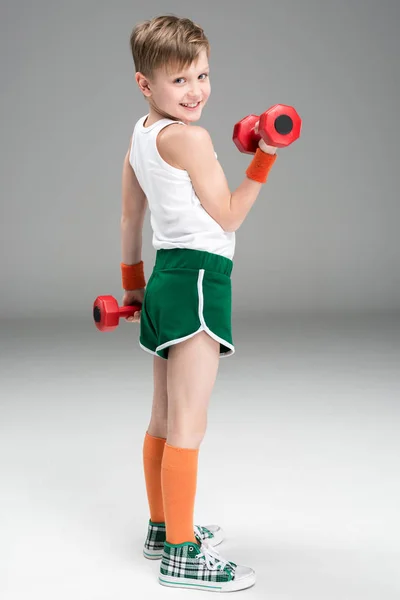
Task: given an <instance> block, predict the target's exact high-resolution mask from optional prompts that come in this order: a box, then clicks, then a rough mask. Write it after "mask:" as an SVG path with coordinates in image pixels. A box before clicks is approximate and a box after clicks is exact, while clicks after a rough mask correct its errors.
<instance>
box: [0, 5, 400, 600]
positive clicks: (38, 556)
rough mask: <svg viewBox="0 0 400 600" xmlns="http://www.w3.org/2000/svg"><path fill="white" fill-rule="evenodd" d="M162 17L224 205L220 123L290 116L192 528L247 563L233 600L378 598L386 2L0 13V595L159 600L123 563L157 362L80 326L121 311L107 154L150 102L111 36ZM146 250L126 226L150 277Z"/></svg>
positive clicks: (390, 157) (398, 589) (396, 529)
mask: <svg viewBox="0 0 400 600" xmlns="http://www.w3.org/2000/svg"><path fill="white" fill-rule="evenodd" d="M168 12H169V13H174V14H178V15H180V16H188V17H190V18H192V19H193V20H195V21H197V22H198V23H200V24H201V25H202V26H203V27H204V29H205V31H206V33H207V35H208V37H209V39H210V42H211V49H212V54H211V58H210V65H211V83H212V94H211V98H210V101H209V103H208V105H207V107H206V110H205V112H204V116H203V118H202V119H201V121H200V122H199V124H200V125H203V126H204V127H206V128H207V129H208V130H209V131H210V133H211V135H212V138H213V141H214V145H215V149H216V151H217V153H218V158H219V160H220V162H221V164H222V166H223V168H224V170H225V173H226V176H227V179H228V182H229V184H230V187H231V190H234V189H235V188H236V187H237V186H238V185H239V184H240V183H241V181H242V179H243V177H244V171H245V169H246V167H247V165H248V162H249V158H248V157H247V156H246V155H241V154H240V153H239V152H238V151H237V149H236V147H235V146H234V144H233V142H232V140H231V137H232V130H233V125H234V123H235V122H236V121H237V120H238V119H240V118H242V117H243V116H245V115H247V114H249V113H251V112H254V113H261V112H262V111H263V110H265V109H266V108H268V107H269V106H271V105H272V104H275V103H286V104H292V105H293V106H295V107H296V109H297V110H298V112H299V113H300V115H301V117H302V119H303V131H302V137H301V138H300V140H298V141H297V142H296V143H295V144H294V145H293V146H292V147H291V148H287V149H283V150H281V151H279V161H277V163H276V165H275V166H274V170H273V172H272V173H271V177H270V180H269V182H268V184H267V185H266V186H265V187H264V188H263V190H262V192H261V194H260V196H259V198H258V200H257V202H256V204H255V205H254V207H253V209H252V211H251V212H250V215H249V216H248V218H247V220H246V221H245V223H244V225H243V226H242V227H241V229H240V230H239V232H238V234H237V250H236V255H235V268H234V271H233V292H234V296H233V336H234V342H235V347H236V354H235V355H234V356H233V357H232V358H229V359H226V360H221V362H220V373H219V375H218V379H217V383H216V386H215V388H214V391H213V394H212V399H211V402H210V408H209V420H208V428H207V435H206V438H205V440H204V442H203V444H202V447H201V452H200V455H199V472H198V488H197V489H198V491H197V496H196V508H195V522H196V523H199V524H203V525H206V524H208V523H218V524H220V525H221V526H222V527H223V529H224V531H225V533H226V539H225V541H224V544H223V545H222V546H221V547H218V549H219V550H220V551H221V554H222V556H223V557H226V558H227V559H228V560H234V561H235V562H237V563H239V564H245V565H249V566H252V567H253V568H254V569H255V570H256V573H257V583H256V585H255V586H254V587H253V588H252V589H250V590H247V591H246V592H242V594H246V598H247V597H249V598H257V599H264V598H266V597H268V598H270V599H271V600H272V599H275V598H277V599H278V598H279V599H280V600H281V599H284V598H285V599H286V598H287V599H290V600H298V599H303V598H304V599H307V600H314V599H315V600H317V599H318V600H320V599H321V598H323V599H324V600H337V599H338V598H343V599H345V600H361V599H362V600H372V599H374V600H378V599H379V600H381V599H382V598H384V599H385V600H392V599H393V600H394V599H396V600H397V599H398V598H399V597H400V579H399V572H398V571H399V569H398V565H399V564H400V547H399V539H400V520H399V513H398V507H399V505H400V481H399V477H398V474H399V472H400V468H399V467H400V465H399V456H400V445H399V424H400V419H399V417H400V410H399V397H400V377H399V365H400V318H399V317H400V311H399V309H400V276H399V273H400V270H399V262H400V261H399V257H400V244H399V241H398V239H399V238H398V224H399V216H400V214H399V213H400V209H399V202H398V172H399V169H398V166H397V163H398V139H399V133H400V128H399V119H398V115H397V113H398V105H399V101H398V98H399V91H400V90H399V64H400V62H399V54H400V52H399V51H400V38H399V35H398V31H399V24H400V4H399V3H398V2H397V0H396V1H395V0H392V1H389V0H381V1H378V0H376V1H374V2H372V1H370V0H365V1H362V0H357V1H354V0H347V1H345V0H337V1H336V2H328V1H326V0H322V1H317V0H304V1H298V0H291V1H285V0H283V1H281V2H265V1H263V2H261V1H258V2H254V1H251V2H245V3H244V2H233V1H232V2H227V1H218V2H208V1H207V2H205V1H203V2H201V3H195V2H190V3H188V2H178V1H176V0H172V1H171V2H169V3H165V2H156V1H155V0H149V1H148V2H146V3H139V2H127V1H125V0H124V1H122V0H121V1H117V2H114V3H110V2H103V1H98V2H94V1H87V0H86V1H85V0H82V1H80V2H78V1H77V0H71V1H70V2H68V3H67V2H63V3H61V2H57V1H56V2H50V1H46V2H45V1H43V0H37V1H36V2H35V3H28V2H26V1H20V2H11V1H10V0H9V1H7V2H5V1H4V0H3V1H2V2H1V18H0V61H1V95H0V102H1V116H2V127H1V160H0V169H1V171H0V172H1V184H2V189H1V192H2V193H1V215H0V244H1V247H0V250H1V256H2V260H1V277H0V284H1V285H0V290H1V292H0V597H1V598H2V600H22V599H25V598H27V597H29V598H30V599H32V600H36V599H38V600H39V599H40V600H47V598H48V599H50V598H51V599H52V600H53V599H54V598H57V599H58V600H64V599H65V600H67V599H68V600H70V599H71V598H75V599H76V600H122V599H125V598H144V597H149V598H151V599H153V598H157V599H158V598H160V599H161V598H163V599H164V598H167V597H174V598H175V596H176V594H177V593H178V592H176V591H175V590H168V589H166V588H162V587H161V586H159V585H158V583H157V574H158V569H159V563H150V562H148V561H146V560H145V559H144V558H143V556H142V548H143V543H144V539H145V536H146V533H147V519H148V517H149V514H148V505H147V498H146V494H145V487H144V480H143V471H142V454H141V453H142V443H143V438H144V434H145V431H146V428H147V425H148V421H149V416H150V407H151V399H152V358H151V357H150V356H149V355H148V354H147V353H144V352H143V351H142V350H141V349H140V348H139V346H138V327H137V326H136V325H128V324H126V323H124V322H122V323H121V325H120V327H119V328H118V329H117V330H116V331H114V332H112V333H109V334H106V333H104V334H103V333H100V332H98V330H97V329H96V328H95V327H94V325H93V321H92V303H93V300H94V299H95V297H96V296H97V295H102V294H113V295H115V296H116V297H117V298H118V299H119V300H120V299H121V298H122V293H121V288H120V271H119V262H120V230H119V223H120V207H121V194H120V191H121V173H122V161H123V158H124V155H125V152H126V148H127V144H128V141H129V138H130V135H131V132H132V129H133V126H134V124H135V122H136V120H137V119H138V118H139V117H140V116H142V115H144V114H145V113H146V109H147V106H146V104H145V102H144V100H143V99H142V97H141V95H140V93H139V91H138V89H137V86H136V84H135V82H134V71H133V62H132V58H131V56H130V50H129V35H130V32H131V29H132V27H133V25H134V24H135V23H137V22H138V21H141V20H143V19H147V18H151V17H153V16H156V15H158V14H165V13H168ZM154 254H155V253H154V251H153V249H152V246H151V231H150V224H149V214H147V218H146V223H145V231H144V246H143V258H144V261H145V269H146V275H147V276H149V274H150V272H151V268H152V264H153V260H154ZM227 474H228V476H227ZM180 592H181V593H180V596H181V597H182V599H186V598H191V597H192V596H193V593H194V592H192V591H191V590H180ZM197 593H198V594H200V595H201V592H197ZM203 595H204V594H203ZM193 597H194V596H193Z"/></svg>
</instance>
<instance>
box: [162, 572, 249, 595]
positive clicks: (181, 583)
mask: <svg viewBox="0 0 400 600" xmlns="http://www.w3.org/2000/svg"><path fill="white" fill-rule="evenodd" d="M158 581H159V583H160V584H161V585H165V586H166V587H175V588H189V589H191V590H203V592H237V591H239V590H245V589H247V588H249V587H251V586H253V585H254V584H255V582H256V574H255V572H254V571H253V573H251V574H250V575H247V576H246V577H242V578H241V579H238V580H237V581H236V580H235V579H233V580H232V581H227V582H221V583H218V582H217V581H208V582H207V581H203V582H200V581H198V582H197V581H196V580H195V579H188V578H186V577H172V576H171V575H160V576H159V578H158Z"/></svg>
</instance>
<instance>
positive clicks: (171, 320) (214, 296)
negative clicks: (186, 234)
mask: <svg viewBox="0 0 400 600" xmlns="http://www.w3.org/2000/svg"><path fill="white" fill-rule="evenodd" d="M232 268H233V262H232V261H231V260H230V259H229V258H226V257H225V256H221V255H219V254H213V253H211V252H204V251H203V250H190V249H186V248H174V249H171V250H167V249H162V250H157V254H156V261H155V265H154V268H153V272H152V274H151V276H150V279H149V281H148V283H147V286H146V290H145V294H144V300H143V305H142V312H141V316H140V339H139V344H140V347H141V348H142V349H143V350H145V351H146V352H150V353H151V354H155V355H156V356H160V357H161V358H164V359H168V349H169V347H170V346H172V345H173V344H179V342H183V341H184V340H187V339H189V338H191V337H193V336H194V335H196V334H197V333H199V332H200V331H206V332H207V333H208V335H209V336H210V337H212V338H213V339H215V340H216V341H218V342H219V343H220V356H221V357H226V356H231V355H232V354H234V352H235V348H234V345H233V341H232V323H231V319H232V285H231V283H232V282H231V273H232Z"/></svg>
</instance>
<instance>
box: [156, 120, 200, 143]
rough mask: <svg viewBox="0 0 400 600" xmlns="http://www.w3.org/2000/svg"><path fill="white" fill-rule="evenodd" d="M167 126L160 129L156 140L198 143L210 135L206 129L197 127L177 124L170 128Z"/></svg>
mask: <svg viewBox="0 0 400 600" xmlns="http://www.w3.org/2000/svg"><path fill="white" fill-rule="evenodd" d="M172 125H173V124H172V123H171V124H170V125H167V127H164V128H163V129H161V131H160V132H159V134H158V139H160V140H162V139H163V140H168V141H169V142H174V143H175V142H177V141H179V142H185V141H200V140H202V139H208V138H209V137H210V134H209V133H208V131H207V129H205V128H204V127H200V126H199V125H182V124H180V123H177V124H176V125H174V126H172Z"/></svg>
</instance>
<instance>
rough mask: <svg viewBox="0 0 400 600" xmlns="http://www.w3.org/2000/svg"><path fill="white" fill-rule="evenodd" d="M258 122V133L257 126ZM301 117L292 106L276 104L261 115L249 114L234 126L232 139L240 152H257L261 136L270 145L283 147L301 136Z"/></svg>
mask: <svg viewBox="0 0 400 600" xmlns="http://www.w3.org/2000/svg"><path fill="white" fill-rule="evenodd" d="M257 121H259V124H258V133H257V132H256V131H255V126H256V124H257ZM300 131H301V119H300V117H299V115H298V114H297V112H296V111H295V109H294V108H293V107H292V106H286V105H285V104H275V105H274V106H271V108H269V109H268V110H266V111H265V112H264V113H262V115H261V116H259V117H258V116H257V115H248V116H247V117H245V118H244V119H242V120H241V121H239V123H236V125H235V127H234V128H233V136H232V139H233V141H234V142H235V144H236V146H237V147H238V148H239V150H240V152H244V153H245V154H255V153H256V150H257V148H258V142H259V141H260V138H262V139H263V140H264V142H265V143H266V144H268V145H269V146H275V147H276V148H283V147H284V146H289V145H290V144H293V142H294V141H296V140H297V138H299V137H300Z"/></svg>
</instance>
